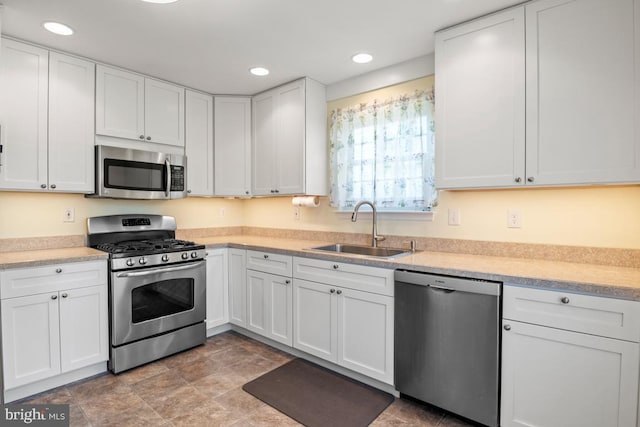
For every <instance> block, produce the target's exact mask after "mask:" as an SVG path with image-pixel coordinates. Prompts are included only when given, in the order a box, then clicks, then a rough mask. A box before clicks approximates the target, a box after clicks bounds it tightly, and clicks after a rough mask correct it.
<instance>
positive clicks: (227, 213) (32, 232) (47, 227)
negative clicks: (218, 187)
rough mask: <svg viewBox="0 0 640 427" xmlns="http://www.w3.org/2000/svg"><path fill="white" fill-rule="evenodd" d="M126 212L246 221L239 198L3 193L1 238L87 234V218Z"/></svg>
mask: <svg viewBox="0 0 640 427" xmlns="http://www.w3.org/2000/svg"><path fill="white" fill-rule="evenodd" d="M65 208H74V209H75V222H71V223H66V222H63V221H62V219H63V212H64V210H65ZM221 209H222V210H224V216H222V215H221ZM125 213H150V214H161V215H171V216H175V217H176V221H177V223H178V227H180V228H201V227H225V226H240V225H243V223H244V219H243V204H242V202H240V201H238V200H229V199H207V198H188V199H181V200H165V201H151V200H144V201H138V200H110V199H88V198H85V197H84V196H82V195H79V194H50V193H14V192H0V238H10V237H36V236H66V235H77V234H86V231H87V230H86V220H87V218H88V217H91V216H100V215H112V214H125Z"/></svg>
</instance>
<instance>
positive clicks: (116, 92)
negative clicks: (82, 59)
mask: <svg viewBox="0 0 640 427" xmlns="http://www.w3.org/2000/svg"><path fill="white" fill-rule="evenodd" d="M184 102H185V101H184V88H182V87H180V86H176V85H173V84H169V83H165V82H161V81H158V80H154V79H150V78H147V77H144V76H141V75H139V74H134V73H129V72H126V71H121V70H116V69H113V68H109V67H105V66H102V65H98V67H97V72H96V133H97V134H99V135H106V136H112V137H116V138H126V139H135V140H139V141H146V142H153V143H159V144H168V145H176V146H184V110H185V106H184Z"/></svg>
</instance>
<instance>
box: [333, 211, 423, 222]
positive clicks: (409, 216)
mask: <svg viewBox="0 0 640 427" xmlns="http://www.w3.org/2000/svg"><path fill="white" fill-rule="evenodd" d="M334 213H335V214H336V215H337V216H338V217H339V218H341V219H342V218H348V219H351V214H352V213H353V211H339V210H334ZM371 214H372V212H371V211H370V210H367V211H358V218H371ZM433 215H434V212H433V211H431V212H418V211H411V212H407V211H383V212H378V219H379V220H386V221H433Z"/></svg>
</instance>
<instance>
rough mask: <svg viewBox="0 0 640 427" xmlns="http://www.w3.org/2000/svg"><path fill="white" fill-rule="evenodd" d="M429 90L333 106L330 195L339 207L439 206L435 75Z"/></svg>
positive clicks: (411, 209) (421, 208)
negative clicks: (365, 203) (364, 202)
mask: <svg viewBox="0 0 640 427" xmlns="http://www.w3.org/2000/svg"><path fill="white" fill-rule="evenodd" d="M429 82H430V83H431V84H430V85H429V87H427V88H426V89H415V90H414V91H413V92H412V93H409V94H400V95H398V94H396V95H394V96H391V97H386V98H383V99H378V98H373V99H370V100H368V101H367V102H360V103H357V104H351V105H346V106H340V107H337V108H333V109H332V106H331V104H330V105H329V109H330V110H331V111H330V114H329V116H330V117H329V120H330V126H329V144H330V154H329V155H330V192H331V194H330V196H331V197H330V199H331V206H333V207H334V208H336V209H338V210H343V211H347V210H352V209H353V207H354V206H355V205H356V203H358V202H359V201H360V200H370V201H373V202H374V203H375V204H376V207H377V208H378V210H380V211H400V212H416V211H418V212H420V211H430V210H431V208H432V207H433V206H434V205H435V202H436V196H437V192H436V190H435V186H434V139H435V138H434V120H433V117H434V93H433V85H432V82H433V79H429Z"/></svg>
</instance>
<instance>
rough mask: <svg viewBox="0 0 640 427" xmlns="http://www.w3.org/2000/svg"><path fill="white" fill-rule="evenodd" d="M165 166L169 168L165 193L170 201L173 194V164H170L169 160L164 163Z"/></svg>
mask: <svg viewBox="0 0 640 427" xmlns="http://www.w3.org/2000/svg"><path fill="white" fill-rule="evenodd" d="M164 166H165V167H166V168H167V189H166V190H165V191H164V192H165V196H167V199H168V198H169V196H170V192H171V163H169V159H166V160H165V161H164Z"/></svg>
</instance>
